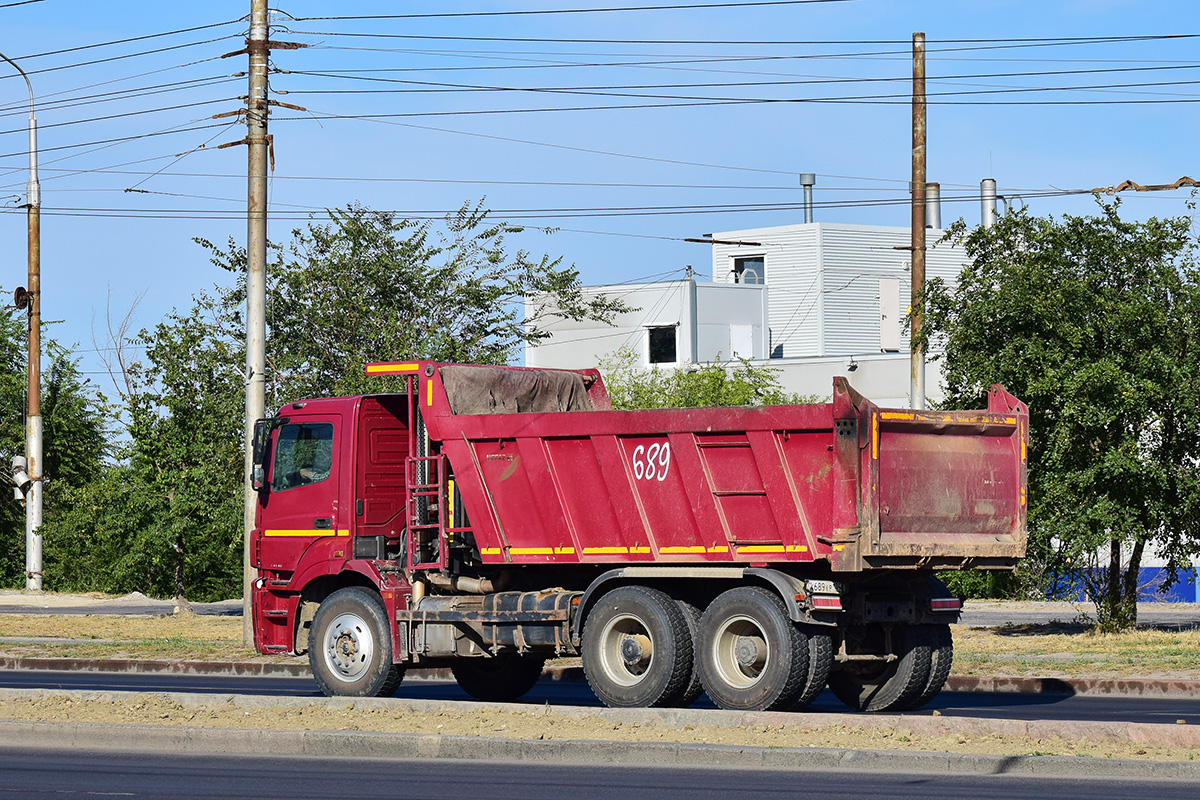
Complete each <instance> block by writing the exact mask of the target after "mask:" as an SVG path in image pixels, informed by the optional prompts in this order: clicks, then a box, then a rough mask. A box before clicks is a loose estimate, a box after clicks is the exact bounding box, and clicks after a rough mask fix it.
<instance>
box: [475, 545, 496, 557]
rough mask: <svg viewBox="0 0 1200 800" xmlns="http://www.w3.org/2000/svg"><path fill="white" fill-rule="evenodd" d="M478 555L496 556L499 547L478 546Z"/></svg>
mask: <svg viewBox="0 0 1200 800" xmlns="http://www.w3.org/2000/svg"><path fill="white" fill-rule="evenodd" d="M479 555H481V556H498V555H500V548H499V547H481V548H479Z"/></svg>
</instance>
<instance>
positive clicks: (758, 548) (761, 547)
mask: <svg viewBox="0 0 1200 800" xmlns="http://www.w3.org/2000/svg"><path fill="white" fill-rule="evenodd" d="M737 551H738V553H782V552H783V545H781V544H746V545H741V544H739V545H738V546H737Z"/></svg>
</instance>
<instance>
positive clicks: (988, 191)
mask: <svg viewBox="0 0 1200 800" xmlns="http://www.w3.org/2000/svg"><path fill="white" fill-rule="evenodd" d="M979 224H980V225H982V226H983V227H985V228H990V227H992V226H993V225H995V224H996V179H995V178H984V179H983V180H981V181H980V182H979Z"/></svg>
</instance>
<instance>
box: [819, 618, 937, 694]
mask: <svg viewBox="0 0 1200 800" xmlns="http://www.w3.org/2000/svg"><path fill="white" fill-rule="evenodd" d="M843 636H844V638H845V643H846V652H847V654H848V655H850V656H855V655H863V656H868V655H874V656H887V655H889V654H894V655H895V658H894V659H893V660H891V661H885V660H882V659H880V660H858V661H853V660H852V661H848V662H846V663H845V664H843V665H842V667H841V669H839V670H837V671H836V672H834V673H833V674H832V675H830V676H829V688H830V690H832V691H833V693H834V694H835V695H836V696H837V698H838V699H839V700H841V701H842V702H843V703H845V704H846V705H848V706H849V707H850V708H852V709H854V710H855V711H903V710H904V709H906V708H908V707H909V704H910V703H912V702H913V700H915V699H916V698H917V697H919V696H920V695H921V693H922V692H924V691H925V686H926V683H927V682H928V680H929V666H930V660H931V652H930V651H931V648H930V646H929V641H928V637H927V636H926V634H925V632H924V631H923V630H921V626H919V625H906V624H895V625H892V626H891V629H890V635H889V631H888V629H887V628H885V627H884V626H883V625H881V624H873V625H856V626H853V627H850V628H847V629H846V630H845V631H844V633H843ZM889 642H890V646H889Z"/></svg>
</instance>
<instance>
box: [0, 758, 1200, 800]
mask: <svg viewBox="0 0 1200 800" xmlns="http://www.w3.org/2000/svg"><path fill="white" fill-rule="evenodd" d="M1198 793H1200V783H1187V782H1176V781H1172V782H1165V781H1147V780H1146V779H1139V780H1136V781H1135V780H1122V779H1114V778H1111V777H1109V778H1104V779H1103V783H1101V782H1099V780H1092V779H1050V778H1046V777H1036V778H1034V777H1022V776H1017V775H982V776H979V775H932V776H931V775H920V774H904V773H899V774H897V773H894V772H892V773H878V772H874V773H873V772H846V771H800V770H771V769H761V768H759V769H715V768H710V769H703V768H702V769H695V768H691V769H683V768H654V767H633V766H613V767H564V766H558V765H541V764H532V763H520V764H512V763H496V762H473V761H398V760H375V759H353V758H338V759H329V758H313V757H308V758H298V757H270V758H260V757H223V756H217V757H212V756H191V755H187V754H129V753H102V752H79V751H72V752H66V751H40V752H38V751H32V750H5V751H0V796H3V797H54V798H64V799H65V800H69V799H70V798H73V797H79V798H84V797H86V798H94V797H97V796H115V797H128V798H135V800H159V798H161V799H162V800H167V798H171V799H172V800H180V799H182V800H190V799H191V798H235V797H236V798H244V797H253V798H256V800H270V799H271V798H297V799H300V800H303V799H304V798H321V799H322V800H324V798H330V797H351V796H352V797H386V798H412V799H413V800H427V799H428V798H430V797H437V798H439V800H460V799H461V800H479V798H481V797H486V798H489V800H542V799H543V798H544V799H545V800H563V798H571V800H602V799H603V800H608V798H620V799H621V800H625V799H626V798H629V797H637V798H639V800H659V798H662V799H663V800H673V799H674V798H680V799H681V800H682V799H686V800H740V799H741V798H745V800H772V799H773V798H780V800H783V799H784V798H787V800H806V799H807V798H827V797H839V798H847V800H853V798H870V799H871V800H877V799H878V798H881V797H887V798H921V799H922V800H939V799H940V798H955V799H957V800H964V799H969V798H980V800H983V799H984V798H987V800H994V798H996V797H1018V798H1022V799H1023V800H1039V799H1040V798H1047V800H1076V799H1078V800H1095V798H1097V797H1120V796H1148V797H1154V798H1156V800H1175V798H1180V800H1183V799H1184V798H1187V800H1192V799H1193V798H1195V797H1196V796H1197V794H1198Z"/></svg>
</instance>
